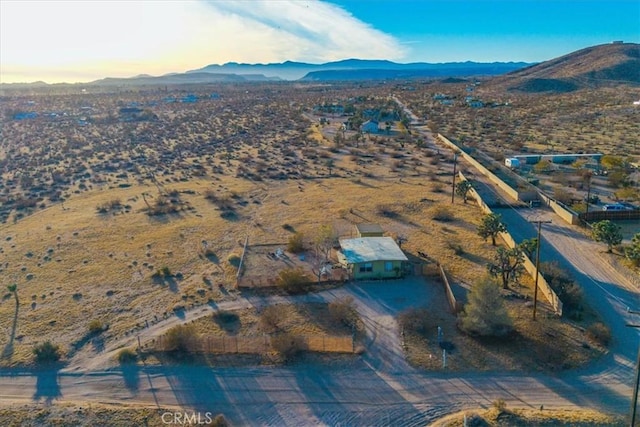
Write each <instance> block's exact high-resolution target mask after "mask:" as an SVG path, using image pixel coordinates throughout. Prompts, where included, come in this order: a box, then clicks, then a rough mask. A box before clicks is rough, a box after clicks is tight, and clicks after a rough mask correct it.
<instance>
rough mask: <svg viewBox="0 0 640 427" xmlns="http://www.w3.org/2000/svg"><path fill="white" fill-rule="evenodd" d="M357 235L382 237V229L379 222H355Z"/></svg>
mask: <svg viewBox="0 0 640 427" xmlns="http://www.w3.org/2000/svg"><path fill="white" fill-rule="evenodd" d="M356 234H357V237H382V235H383V234H384V230H383V229H382V227H381V226H380V225H379V224H372V223H362V224H356Z"/></svg>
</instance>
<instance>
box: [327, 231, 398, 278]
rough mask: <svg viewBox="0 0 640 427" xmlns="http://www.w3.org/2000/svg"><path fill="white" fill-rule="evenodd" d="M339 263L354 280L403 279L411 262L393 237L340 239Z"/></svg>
mask: <svg viewBox="0 0 640 427" xmlns="http://www.w3.org/2000/svg"><path fill="white" fill-rule="evenodd" d="M338 261H340V263H341V264H342V265H343V266H344V268H345V269H346V270H347V271H348V272H349V274H350V276H351V277H352V278H354V279H356V280H357V279H385V278H396V277H401V276H402V272H403V267H404V264H405V263H406V262H408V261H409V259H408V258H407V256H406V255H405V254H404V252H402V249H400V247H399V246H398V245H397V244H396V242H395V241H394V240H393V239H392V238H391V237H357V238H354V239H340V250H339V251H338Z"/></svg>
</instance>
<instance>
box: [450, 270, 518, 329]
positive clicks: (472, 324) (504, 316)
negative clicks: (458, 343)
mask: <svg viewBox="0 0 640 427" xmlns="http://www.w3.org/2000/svg"><path fill="white" fill-rule="evenodd" d="M460 326H461V328H462V330H463V331H465V332H467V333H470V334H473V335H480V336H498V337H499V336H504V335H507V334H508V333H509V332H511V330H512V329H513V323H512V321H511V318H510V317H509V313H508V312H507V309H506V307H505V305H504V301H503V300H502V297H501V295H500V288H499V287H498V284H497V283H496V282H495V281H494V280H493V279H492V278H491V277H487V276H485V277H483V278H481V279H479V280H478V281H476V282H475V283H474V285H473V288H471V292H469V302H468V303H467V304H466V305H465V306H464V313H463V314H462V317H461V319H460Z"/></svg>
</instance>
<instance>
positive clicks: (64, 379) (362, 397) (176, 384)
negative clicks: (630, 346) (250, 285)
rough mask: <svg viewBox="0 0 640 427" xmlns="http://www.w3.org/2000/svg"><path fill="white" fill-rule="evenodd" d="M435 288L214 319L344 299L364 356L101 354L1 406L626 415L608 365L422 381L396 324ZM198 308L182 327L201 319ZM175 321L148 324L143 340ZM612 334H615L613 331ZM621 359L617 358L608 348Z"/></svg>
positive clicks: (253, 419) (625, 387)
mask: <svg viewBox="0 0 640 427" xmlns="http://www.w3.org/2000/svg"><path fill="white" fill-rule="evenodd" d="M437 290H439V289H438V285H436V284H429V283H426V282H424V281H423V280H422V279H418V280H416V279H407V280H402V281H387V282H372V283H358V284H350V285H348V286H345V287H344V288H338V289H334V290H329V291H325V292H321V293H318V294H314V295H305V296H299V297H251V298H241V297H238V298H237V299H236V300H229V301H226V302H224V303H220V305H219V307H218V308H229V309H230V308H239V307H244V306H250V305H253V306H256V307H259V306H262V305H264V304H273V303H275V302H278V301H280V302H285V301H330V300H332V299H334V298H341V297H344V296H347V295H350V296H352V297H353V298H354V301H355V304H356V307H357V309H358V311H359V312H360V314H361V316H362V318H363V320H364V323H365V325H366V328H367V342H366V352H365V353H364V354H363V355H361V356H353V357H351V358H347V359H346V360H343V361H340V362H336V363H332V364H328V365H327V364H323V363H319V362H315V361H313V360H312V359H310V360H301V361H299V362H297V363H294V364H292V365H288V366H284V367H268V366H261V367H219V368H216V367H214V368H211V367H205V366H138V367H133V368H130V369H124V370H123V369H121V368H119V367H113V366H110V365H111V363H110V361H109V353H110V351H111V349H106V350H105V353H104V356H101V357H98V358H94V359H92V360H74V363H73V365H72V366H70V367H68V368H65V369H62V370H42V371H36V372H21V371H16V370H5V371H2V372H1V373H0V396H1V397H0V403H1V404H2V405H3V406H4V405H11V404H17V403H18V402H22V403H24V402H25V401H39V402H43V403H44V404H46V403H47V402H52V401H57V400H60V401H76V402H77V401H87V402H92V401H93V402H120V403H127V402H139V403H143V404H147V405H151V406H174V405H179V406H183V407H185V408H192V410H195V411H204V412H206V411H209V412H213V413H219V412H221V413H224V414H225V416H226V417H227V418H228V419H229V420H230V421H231V422H232V423H233V424H234V425H279V426H284V425H292V426H299V425H406V426H411V425H425V424H428V423H429V422H431V421H433V420H435V419H437V418H439V417H441V416H442V415H444V414H447V413H450V412H453V411H456V410H459V409H461V408H465V407H488V406H490V405H491V403H492V402H493V401H494V400H496V399H498V398H501V399H504V400H505V401H506V402H507V404H508V405H509V407H539V406H540V405H541V404H544V405H545V407H548V408H576V407H583V406H587V407H591V408H595V409H600V410H604V411H607V412H615V413H624V412H625V411H626V410H627V409H628V407H629V400H628V397H629V396H630V395H631V384H630V383H631V378H632V375H631V370H632V363H631V360H629V355H628V354H626V352H618V353H616V354H612V355H611V357H608V358H606V360H603V361H602V362H599V363H598V364H597V366H592V367H590V368H589V369H587V370H586V371H580V372H571V373H567V374H562V375H560V376H547V375H539V374H536V375H526V374H518V373H510V374H502V373H457V374H453V373H446V372H444V373H425V372H421V371H418V370H416V369H413V368H411V367H410V366H408V365H407V363H406V362H405V361H404V357H403V354H402V350H401V347H400V340H399V334H398V329H397V323H396V322H395V320H394V316H395V315H396V314H397V313H398V312H399V311H401V310H403V309H405V308H407V307H411V306H418V307H419V306H427V307H428V305H429V301H430V295H432V292H435V291H437ZM213 309H214V308H213V307H207V308H204V309H197V310H195V311H193V312H189V313H187V315H186V320H189V319H191V318H193V317H195V316H199V315H205V314H207V313H209V312H210V311H211V310H213ZM174 322H177V320H176V319H175V318H174V319H168V320H167V321H165V322H163V323H159V324H157V325H153V326H152V328H157V330H155V329H152V330H151V331H150V332H160V330H162V329H165V328H167V327H170V326H171V325H172V324H173V323H174ZM615 331H617V329H615V330H614V332H615ZM616 348H619V347H616Z"/></svg>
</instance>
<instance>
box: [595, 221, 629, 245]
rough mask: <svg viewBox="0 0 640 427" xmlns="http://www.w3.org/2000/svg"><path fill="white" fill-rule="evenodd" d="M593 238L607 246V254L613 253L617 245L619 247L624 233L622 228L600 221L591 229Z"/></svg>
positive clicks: (609, 222)
mask: <svg viewBox="0 0 640 427" xmlns="http://www.w3.org/2000/svg"><path fill="white" fill-rule="evenodd" d="M591 236H592V237H593V240H595V241H596V242H603V243H606V244H607V252H609V253H610V252H611V250H612V249H613V247H614V246H615V245H619V244H620V243H621V242H622V232H621V231H620V226H618V225H616V224H614V223H613V222H611V221H609V220H608V219H605V220H604V221H598V222H596V223H595V224H593V228H592V229H591Z"/></svg>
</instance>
